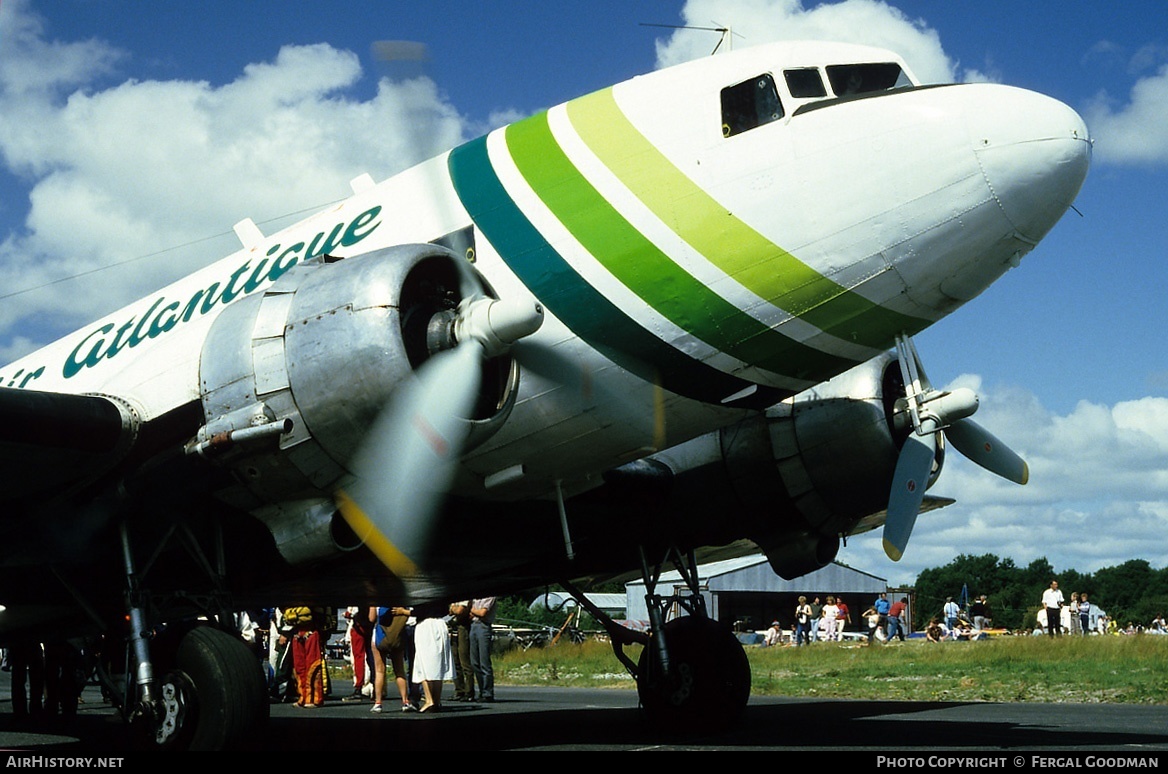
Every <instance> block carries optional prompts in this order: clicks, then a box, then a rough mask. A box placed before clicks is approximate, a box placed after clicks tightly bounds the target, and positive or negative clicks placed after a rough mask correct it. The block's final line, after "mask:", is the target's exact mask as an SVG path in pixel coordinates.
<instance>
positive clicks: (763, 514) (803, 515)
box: [652, 353, 943, 579]
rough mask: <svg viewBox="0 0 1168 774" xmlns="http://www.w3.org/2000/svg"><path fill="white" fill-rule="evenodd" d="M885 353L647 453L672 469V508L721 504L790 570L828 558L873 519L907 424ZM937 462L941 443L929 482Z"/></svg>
mask: <svg viewBox="0 0 1168 774" xmlns="http://www.w3.org/2000/svg"><path fill="white" fill-rule="evenodd" d="M903 395H904V387H903V384H902V379H901V376H900V368H899V366H898V363H897V360H896V357H895V356H894V355H893V354H891V353H886V354H884V355H882V356H880V357H878V358H875V359H873V360H871V361H869V362H867V363H864V364H862V365H860V366H857V367H856V368H853V369H852V370H850V371H847V372H846V373H844V374H841V375H840V376H838V377H836V378H834V379H832V380H830V381H828V382H825V383H824V384H822V385H819V386H818V387H816V388H815V389H813V390H809V391H807V392H804V393H800V394H799V395H797V396H795V397H793V398H791V399H789V400H787V401H784V402H783V403H780V404H778V405H776V406H774V407H772V408H770V409H768V410H767V411H766V412H765V413H763V414H760V415H758V416H756V417H752V418H750V419H748V420H746V421H744V422H741V423H739V424H737V425H734V426H731V427H728V428H725V429H723V430H721V431H719V432H717V433H712V434H709V435H706V436H702V437H700V438H696V439H694V440H693V441H690V442H688V443H685V444H681V445H679V446H678V447H675V448H673V449H670V450H668V451H666V452H662V453H659V454H657V455H654V456H653V458H652V459H654V460H656V461H657V462H660V463H664V464H665V465H666V467H668V468H669V470H670V471H671V472H672V474H673V480H674V491H675V493H681V495H680V496H679V497H678V504H677V507H685V508H695V507H696V508H700V509H703V510H705V511H706V513H707V514H708V513H710V512H717V511H715V510H714V509H717V510H718V511H721V512H723V513H725V512H727V511H728V510H730V509H728V508H727V506H728V505H730V506H731V507H732V509H733V510H732V511H731V512H732V513H734V514H736V515H738V516H739V517H740V519H741V522H742V523H740V524H739V529H740V530H744V531H745V533H746V534H745V536H746V537H749V538H750V539H751V540H753V541H754V542H755V543H757V544H758V545H759V546H760V547H761V548H762V549H763V550H764V551H765V552H766V554H767V558H768V559H769V560H770V563H771V566H772V567H773V568H774V570H775V572H777V573H778V574H779V575H781V576H782V577H784V578H788V579H790V578H795V577H798V576H800V575H804V574H806V573H808V572H811V571H813V570H816V569H819V568H820V567H823V566H825V565H827V564H829V563H830V562H831V561H832V560H833V559H834V558H835V556H836V554H837V552H838V550H839V544H840V540H841V538H843V537H845V536H847V535H850V534H855V533H856V532H862V531H866V530H868V529H872V528H874V527H876V526H879V524H880V520H879V514H880V513H881V512H882V511H883V510H884V509H885V508H886V507H887V505H888V496H889V489H890V485H891V482H892V478H893V473H894V471H895V468H896V461H897V454H898V452H899V449H900V447H901V445H902V444H903V443H904V439H905V437H906V436H907V434H908V432H909V429H910V425H909V422H908V421H907V418H906V417H905V416H904V413H903V408H904V406H903V403H904V401H903V398H902V396H903ZM942 461H943V448H939V449H938V453H937V457H936V460H935V462H934V466H933V472H932V476H931V477H930V481H929V484H930V485H931V484H932V482H933V481H935V480H936V478H937V476H938V475H939V473H940V470H941V464H942Z"/></svg>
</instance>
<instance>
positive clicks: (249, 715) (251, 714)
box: [138, 626, 269, 750]
mask: <svg viewBox="0 0 1168 774" xmlns="http://www.w3.org/2000/svg"><path fill="white" fill-rule="evenodd" d="M160 687H161V690H162V693H163V697H164V704H165V705H166V707H167V712H166V717H165V719H163V720H162V721H160V722H152V721H148V720H145V719H143V720H141V721H139V723H138V724H139V726H140V729H139V733H138V737H139V739H140V740H141V741H142V742H143V744H144V745H145V746H147V747H152V748H154V749H165V750H241V749H247V748H249V747H253V746H256V745H258V743H259V742H260V741H261V740H260V738H259V735H260V734H261V733H262V731H263V728H264V726H266V723H267V720H268V716H269V706H268V699H267V692H266V688H265V684H264V675H263V671H262V670H261V668H260V665H259V662H258V660H257V659H256V657H255V655H254V654H253V653H252V652H251V651H250V650H249V649H248V648H247V646H246V645H244V644H243V642H241V641H240V640H239V639H237V638H235V637H233V636H231V635H230V634H227V633H226V632H223V631H220V630H219V629H215V628H213V627H210V626H197V627H195V628H193V629H191V630H190V631H188V632H187V633H186V634H184V635H183V636H182V638H181V639H180V640H179V641H178V648H177V650H176V651H175V652H174V655H173V668H172V669H170V670H168V671H166V672H165V673H164V674H163V677H162V679H161V681H160ZM160 729H161V731H160Z"/></svg>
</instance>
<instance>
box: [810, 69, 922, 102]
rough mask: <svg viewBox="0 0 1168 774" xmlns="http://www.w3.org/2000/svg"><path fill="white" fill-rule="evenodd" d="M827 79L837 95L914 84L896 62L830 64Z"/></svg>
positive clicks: (842, 95)
mask: <svg viewBox="0 0 1168 774" xmlns="http://www.w3.org/2000/svg"><path fill="white" fill-rule="evenodd" d="M827 79H828V81H830V82H831V90H832V91H834V92H835V94H836V96H837V97H845V96H848V95H850V94H868V93H871V92H873V91H888V90H889V89H896V88H900V87H901V86H912V81H910V80H909V79H908V76H907V75H905V74H904V71H903V70H901V69H900V65H898V64H896V63H895V62H883V63H880V64H847V65H828V67H827Z"/></svg>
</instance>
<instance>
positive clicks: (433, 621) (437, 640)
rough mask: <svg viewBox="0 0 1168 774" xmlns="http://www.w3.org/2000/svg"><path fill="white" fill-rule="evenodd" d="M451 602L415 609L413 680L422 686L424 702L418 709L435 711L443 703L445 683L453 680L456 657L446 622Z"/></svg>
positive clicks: (419, 710) (420, 710)
mask: <svg viewBox="0 0 1168 774" xmlns="http://www.w3.org/2000/svg"><path fill="white" fill-rule="evenodd" d="M449 610H450V606H449V605H448V604H445V603H443V604H434V605H423V606H420V607H416V608H414V615H415V617H416V618H417V621H418V624H417V626H415V627H414V666H413V681H414V682H415V683H418V684H420V685H421V686H422V695H423V697H424V701H423V702H422V706H421V707H420V708H419V709H418V712H435V711H437V710H438V709H439V708H440V707H441V706H442V683H443V681H445V680H454V658H453V656H452V654H451V650H450V628H449V627H448V625H447V623H446V617H445V614H448V613H449Z"/></svg>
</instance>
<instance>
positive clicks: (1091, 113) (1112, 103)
mask: <svg viewBox="0 0 1168 774" xmlns="http://www.w3.org/2000/svg"><path fill="white" fill-rule="evenodd" d="M1084 118H1085V119H1086V121H1087V125H1088V126H1089V127H1090V128H1091V136H1092V137H1094V138H1095V158H1096V159H1098V160H1099V161H1103V162H1112V163H1116V164H1144V163H1157V164H1162V163H1165V162H1168V128H1166V127H1168V65H1161V66H1160V68H1159V70H1157V71H1156V73H1155V74H1154V75H1150V76H1146V77H1143V78H1140V79H1139V80H1138V81H1136V83H1135V85H1134V86H1132V89H1131V93H1130V94H1129V95H1128V99H1127V102H1126V103H1120V102H1119V101H1117V100H1116V99H1114V98H1113V97H1111V95H1109V94H1108V93H1107V92H1105V91H1101V92H1099V93H1098V94H1097V95H1096V96H1095V98H1094V99H1093V100H1092V101H1091V102H1090V104H1088V106H1087V108H1086V110H1085V111H1084Z"/></svg>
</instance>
